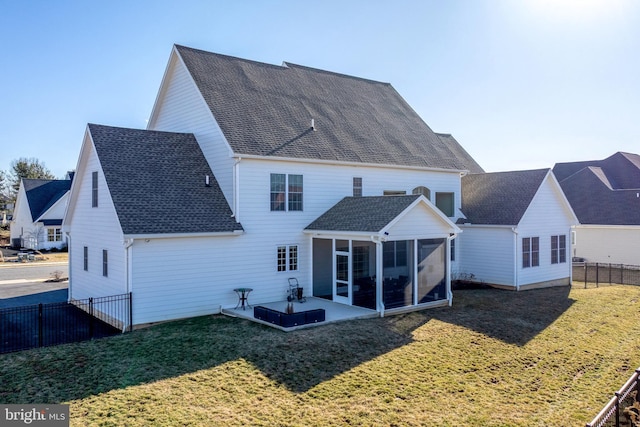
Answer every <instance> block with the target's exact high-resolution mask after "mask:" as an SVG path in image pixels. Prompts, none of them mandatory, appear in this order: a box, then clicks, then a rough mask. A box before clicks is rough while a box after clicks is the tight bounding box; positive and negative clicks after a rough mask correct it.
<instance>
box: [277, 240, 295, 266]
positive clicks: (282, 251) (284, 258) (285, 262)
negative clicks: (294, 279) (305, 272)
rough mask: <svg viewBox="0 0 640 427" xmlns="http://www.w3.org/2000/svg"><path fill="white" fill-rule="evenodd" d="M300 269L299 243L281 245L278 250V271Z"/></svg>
mask: <svg viewBox="0 0 640 427" xmlns="http://www.w3.org/2000/svg"><path fill="white" fill-rule="evenodd" d="M297 270H298V245H281V246H278V250H277V271H297Z"/></svg>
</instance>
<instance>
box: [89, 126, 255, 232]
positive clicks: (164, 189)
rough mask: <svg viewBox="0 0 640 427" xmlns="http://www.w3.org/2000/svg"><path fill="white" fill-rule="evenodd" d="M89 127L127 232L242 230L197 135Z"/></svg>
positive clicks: (112, 196)
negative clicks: (207, 180) (208, 162)
mask: <svg viewBox="0 0 640 427" xmlns="http://www.w3.org/2000/svg"><path fill="white" fill-rule="evenodd" d="M88 130H89V133H90V137H91V141H92V142H93V145H94V147H95V150H96V153H97V156H98V159H99V161H100V165H101V167H102V170H103V172H104V176H105V179H106V181H107V186H108V189H109V192H110V195H111V198H112V200H113V203H114V207H115V210H116V212H117V215H118V219H119V221H120V225H121V226H122V231H123V233H124V234H125V235H139V234H180V233H219V232H233V231H239V230H242V226H241V225H240V224H238V223H237V222H236V221H235V219H234V218H233V217H232V212H231V209H230V208H229V205H228V203H227V201H226V199H225V197H224V195H223V194H222V191H221V189H220V187H219V185H218V183H217V181H216V180H215V179H214V176H213V173H212V171H211V169H210V167H209V165H208V164H207V162H206V160H205V158H204V156H203V154H202V151H201V150H200V146H199V145H198V143H197V141H196V139H195V137H194V136H193V134H186V133H173V132H158V131H147V130H139V129H126V128H117V127H110V126H101V125H95V124H89V125H88ZM207 175H208V176H209V177H210V178H209V184H210V185H209V186H207V185H205V177H206V176H207Z"/></svg>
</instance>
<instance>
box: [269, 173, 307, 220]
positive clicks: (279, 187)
mask: <svg viewBox="0 0 640 427" xmlns="http://www.w3.org/2000/svg"><path fill="white" fill-rule="evenodd" d="M270 184H271V190H270V191H271V195H270V206H271V207H270V209H271V210H272V211H301V210H302V207H303V179H302V175H294V174H289V175H287V174H284V173H272V174H271V182H270Z"/></svg>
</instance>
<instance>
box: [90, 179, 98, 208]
mask: <svg viewBox="0 0 640 427" xmlns="http://www.w3.org/2000/svg"><path fill="white" fill-rule="evenodd" d="M91 207H92V208H97V207H98V172H91Z"/></svg>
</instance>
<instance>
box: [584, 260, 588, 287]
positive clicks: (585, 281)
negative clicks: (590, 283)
mask: <svg viewBox="0 0 640 427" xmlns="http://www.w3.org/2000/svg"><path fill="white" fill-rule="evenodd" d="M587 271H588V270H587V263H586V262H585V263H584V288H585V289H587Z"/></svg>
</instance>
